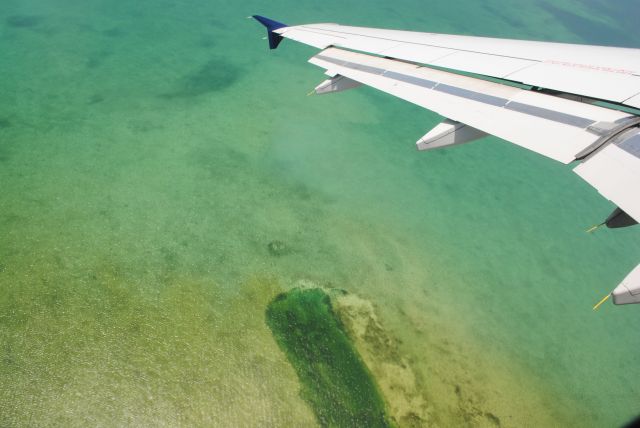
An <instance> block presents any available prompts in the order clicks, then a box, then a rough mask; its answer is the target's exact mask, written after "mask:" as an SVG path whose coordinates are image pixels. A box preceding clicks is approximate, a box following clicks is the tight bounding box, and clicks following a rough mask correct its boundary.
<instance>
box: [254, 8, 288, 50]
mask: <svg viewBox="0 0 640 428" xmlns="http://www.w3.org/2000/svg"><path fill="white" fill-rule="evenodd" d="M253 19H255V20H256V21H258V22H259V23H261V24H262V25H264V26H265V27H267V36H268V38H269V48H270V49H275V48H277V47H278V45H279V44H280V42H281V41H282V36H281V35H280V34H278V33H275V32H274V31H275V30H277V29H279V28H284V27H287V25H286V24H283V23H282V22H278V21H274V20H273V19H269V18H266V17H264V16H260V15H253Z"/></svg>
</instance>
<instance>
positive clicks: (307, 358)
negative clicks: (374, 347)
mask: <svg viewBox="0 0 640 428" xmlns="http://www.w3.org/2000/svg"><path fill="white" fill-rule="evenodd" d="M266 318H267V325H268V326H269V328H271V330H272V331H273V334H274V336H275V337H276V340H277V341H278V344H279V345H280V347H281V348H282V350H283V352H284V353H285V354H286V355H287V359H288V360H289V361H290V362H291V365H292V366H293V367H294V368H295V370H296V372H297V373H298V377H299V378H300V382H301V384H302V390H301V392H300V395H301V397H302V398H304V399H305V401H307V402H308V403H309V404H310V405H311V407H312V408H313V411H314V413H315V414H316V416H317V419H318V422H319V423H320V424H321V425H322V426H338V427H343V426H366V427H389V426H391V425H390V423H389V422H388V417H387V416H386V415H385V408H384V401H383V400H382V397H381V396H380V394H379V392H378V388H377V386H376V385H375V383H374V382H373V381H372V378H371V374H370V373H369V370H368V369H367V367H366V365H365V364H364V363H363V362H362V360H361V358H360V356H359V354H358V351H357V350H355V349H354V347H353V346H352V345H351V341H350V340H349V338H348V336H347V334H346V331H345V328H344V327H343V325H342V323H341V322H340V319H339V318H338V317H337V316H336V315H335V313H334V310H333V308H332V305H331V300H330V298H329V295H328V294H327V293H326V292H325V291H323V290H321V289H319V288H315V289H300V288H294V289H293V290H290V291H288V292H286V293H281V294H279V295H278V296H276V298H275V299H274V300H273V301H272V302H271V303H270V304H269V306H268V308H267V313H266Z"/></svg>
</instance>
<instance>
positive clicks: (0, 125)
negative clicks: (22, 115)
mask: <svg viewBox="0 0 640 428" xmlns="http://www.w3.org/2000/svg"><path fill="white" fill-rule="evenodd" d="M10 126H11V121H10V120H9V119H7V118H4V117H0V129H4V128H9V127H10Z"/></svg>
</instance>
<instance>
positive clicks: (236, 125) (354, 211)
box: [0, 0, 640, 426]
mask: <svg viewBox="0 0 640 428" xmlns="http://www.w3.org/2000/svg"><path fill="white" fill-rule="evenodd" d="M253 13H261V14H264V15H266V16H270V17H273V18H275V19H279V20H282V21H284V22H286V23H291V24H297V23H308V22H339V23H343V24H352V25H362V26H377V27H387V28H400V29H412V30H418V31H431V32H446V33H462V34H474V35H486V36H497V37H513V38H528V39H538V40H556V41H567V42H589V43H599V44H617V45H625V46H635V47H638V46H640V37H639V36H638V35H637V32H636V24H637V22H638V19H640V16H638V13H639V12H638V8H637V6H636V5H635V2H634V1H630V0H629V1H627V0H625V1H622V0H621V1H619V2H615V4H614V3H613V2H606V1H604V0H602V1H600V0H589V1H569V0H566V1H563V2H546V1H538V2H524V1H518V2H515V1H497V0H496V1H484V2H473V1H461V2H457V3H453V2H449V1H442V0H436V1H430V2H418V1H415V0H400V1H396V2H393V3H388V2H381V1H372V2H354V3H350V4H344V3H343V2H332V1H330V2H323V3H312V2H288V1H274V2H270V3H268V4H267V3H261V2H243V3H242V4H239V5H235V6H230V5H227V4H222V3H217V2H214V1H203V0H190V1H186V2H173V1H160V0H158V1H150V0H145V1H140V2H135V3H134V2H125V1H121V0H112V1H99V0H88V1H82V2H80V1H72V0H67V1H54V0H27V1H25V0H21V1H17V0H5V1H4V2H3V7H2V8H0V52H1V53H2V54H1V55H0V77H1V79H0V94H1V96H0V426H43V425H52V426H59V425H62V426H87V425H90V426H92V425H101V426H105V425H106V426H121V425H136V426H140V425H153V426H158V425H166V426H176V425H216V426H312V425H314V424H317V421H316V419H315V417H314V414H313V412H312V411H311V409H310V408H309V406H308V405H307V403H306V402H305V401H304V400H303V399H301V397H300V394H299V391H300V384H299V380H298V378H297V376H296V373H295V371H294V369H293V368H292V367H291V365H290V364H289V363H288V361H287V359H286V357H285V356H284V355H283V353H282V352H281V350H280V349H279V348H278V346H277V344H276V342H275V340H274V338H273V336H272V334H271V332H270V331H269V329H268V327H267V326H266V323H265V310H266V308H267V306H268V304H269V302H270V301H271V300H272V299H273V297H274V296H275V295H277V294H278V293H279V292H282V291H284V290H288V289H290V288H292V287H294V286H300V284H303V285H305V284H306V285H309V284H312V285H313V286H320V287H325V288H340V289H344V290H347V291H348V292H349V293H351V295H352V296H357V299H358V300H357V304H354V305H355V306H352V308H355V309H352V311H351V312H350V313H353V314H356V315H358V314H362V313H366V314H369V315H370V314H371V313H375V314H376V315H375V316H376V317H377V318H376V320H377V321H376V324H375V325H376V326H379V329H378V330H379V332H378V336H376V337H384V338H385V341H384V343H385V344H387V345H385V347H383V348H384V349H387V348H389V347H391V348H393V352H390V353H389V357H388V358H387V360H384V361H382V360H379V359H378V360H377V359H376V358H378V357H377V356H376V352H373V351H372V352H369V353H368V351H370V350H371V349H369V348H367V343H369V344H370V343H371V342H366V340H364V339H363V341H362V342H361V343H360V342H358V343H360V345H359V349H360V351H361V352H362V353H363V359H364V360H365V361H366V362H367V363H368V365H369V368H370V370H371V371H372V373H373V375H374V377H376V379H377V381H378V382H379V384H380V388H381V391H382V392H383V394H384V396H385V399H386V400H387V402H388V406H389V408H390V411H391V413H392V414H394V415H404V416H407V417H406V418H404V419H402V420H404V421H409V420H413V421H418V422H416V423H418V424H422V425H427V426H452V425H472V426H495V425H502V426H616V425H621V424H623V423H624V422H625V421H627V420H628V419H630V418H632V417H634V416H637V415H638V414H640V406H638V402H639V400H638V398H639V396H640V387H638V383H637V379H638V377H639V376H640V360H639V359H638V349H639V346H640V338H639V337H638V334H637V328H636V327H635V326H636V325H637V324H638V322H639V321H640V312H639V308H637V307H633V306H632V307H615V308H614V307H611V306H607V307H605V308H603V309H602V310H601V311H600V312H598V313H594V312H592V311H591V306H592V305H593V304H594V303H595V302H596V301H598V300H599V298H601V297H602V296H603V295H604V294H606V293H607V292H609V291H610V289H611V288H613V287H614V286H615V285H616V284H617V283H618V282H619V281H620V280H621V279H622V278H623V277H624V276H625V275H626V274H627V273H628V272H629V271H630V270H631V269H632V268H633V267H634V266H635V265H636V264H637V263H638V260H639V256H640V230H637V229H638V228H631V229H627V230H616V231H609V230H602V231H599V232H598V233H596V234H593V235H588V234H586V233H584V230H585V229H587V228H588V227H589V226H591V225H592V224H594V223H597V222H599V221H601V220H602V219H604V218H605V217H606V216H607V215H608V214H609V212H610V211H611V210H612V208H613V207H612V206H611V204H610V203H608V202H607V201H605V200H603V199H602V198H601V197H600V196H599V195H598V194H597V192H596V191H595V190H593V189H592V188H590V187H589V186H588V185H587V184H586V183H584V182H582V181H581V180H580V179H579V178H578V177H577V176H576V175H575V174H574V173H573V172H572V171H571V168H570V167H563V166H562V165H558V164H556V163H554V162H553V161H550V160H547V159H545V158H542V157H540V156H538V155H536V154H533V153H529V152H526V151H524V150H522V149H519V148H517V147H514V146H512V145H509V144H506V143H504V142H502V141H499V140H497V139H495V138H487V139H485V140H483V141H480V142H477V143H475V144H471V145H468V146H464V147H460V148H454V149H452V150H447V151H440V152H434V153H427V154H424V153H417V152H416V151H415V148H414V141H415V140H416V139H417V138H419V137H420V136H421V135H423V134H424V133H425V132H426V131H427V130H428V129H430V127H432V126H433V125H435V124H436V123H437V122H438V121H439V120H440V118H439V117H437V116H436V115H434V114H432V113H430V112H427V111H425V110H421V109H419V108H417V107H414V106H412V105H409V104H407V103H404V102H402V101H399V100H396V99H394V98H392V97H389V96H386V95H384V94H380V93H377V92H375V91H374V90H372V89H369V88H359V89H357V90H354V91H349V92H346V93H342V94H337V95H332V96H325V97H306V96H305V94H306V93H307V92H308V91H309V90H310V89H312V88H313V87H314V86H315V85H316V84H317V83H318V82H320V81H321V80H322V79H323V74H322V70H320V69H317V68H315V67H314V66H312V65H309V64H307V63H306V59H307V58H308V57H310V56H311V55H313V53H314V52H315V50H314V49H312V48H309V47H305V46H300V45H296V44H294V43H292V42H287V41H285V42H283V44H282V46H281V48H280V49H278V50H277V51H274V52H269V51H268V50H267V48H266V42H265V41H264V40H261V38H262V37H263V35H264V34H263V29H262V28H261V27H260V26H259V25H258V24H257V23H255V22H252V21H249V20H246V19H245V17H246V16H247V15H250V14H253ZM274 243H276V247H277V248H279V249H281V250H279V251H276V252H274V251H273V248H274ZM270 244H271V245H270ZM354 299H356V297H354ZM347 303H348V304H351V303H352V302H351V303H350V302H347ZM347 303H345V305H347ZM350 307H351V306H350ZM363 308H365V309H366V310H365V309H363ZM369 315H367V316H369ZM358 316H359V315H358ZM356 318H357V317H356ZM354 326H355V327H353V329H354V331H357V326H358V322H357V320H356V321H354ZM378 330H376V331H378ZM382 330H384V333H380V331H382ZM362 337H366V335H363V336H362ZM358 343H356V344H358ZM390 343H392V344H393V345H388V344H390ZM378 351H379V349H378ZM378 353H379V352H378ZM394 382H395V383H394ZM411 414H415V415H418V416H419V417H418V416H415V415H414V416H415V417H413V418H410V417H408V415H411ZM396 419H397V420H401V418H400V417H397V418H396Z"/></svg>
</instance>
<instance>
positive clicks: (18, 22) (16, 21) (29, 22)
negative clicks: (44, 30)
mask: <svg viewBox="0 0 640 428" xmlns="http://www.w3.org/2000/svg"><path fill="white" fill-rule="evenodd" d="M41 22H42V17H41V16H36V15H12V16H10V17H8V18H7V20H6V23H7V25H8V26H9V27H13V28H33V27H36V26H38V25H39V24H40V23H41Z"/></svg>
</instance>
